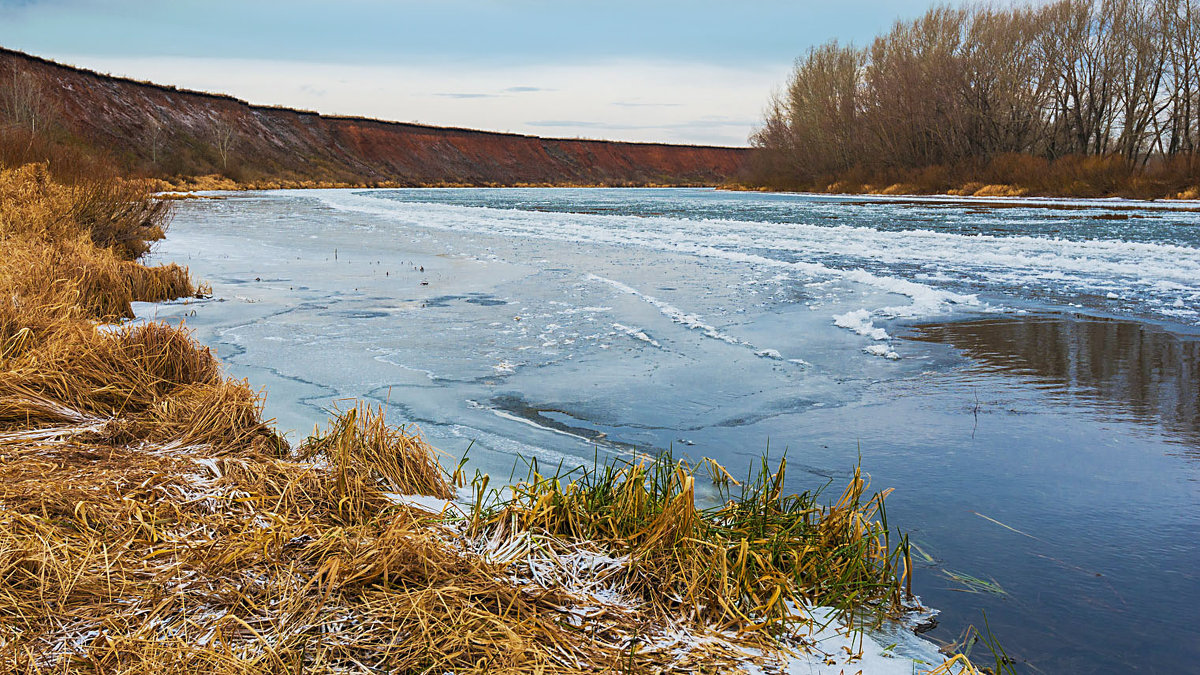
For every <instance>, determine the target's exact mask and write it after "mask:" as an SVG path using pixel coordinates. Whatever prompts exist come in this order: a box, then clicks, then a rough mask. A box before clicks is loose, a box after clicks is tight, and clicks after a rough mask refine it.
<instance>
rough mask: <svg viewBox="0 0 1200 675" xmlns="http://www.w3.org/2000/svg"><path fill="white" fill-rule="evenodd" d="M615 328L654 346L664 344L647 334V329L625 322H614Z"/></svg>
mask: <svg viewBox="0 0 1200 675" xmlns="http://www.w3.org/2000/svg"><path fill="white" fill-rule="evenodd" d="M613 328H616V329H617V330H619V331H621V332H622V333H624V334H626V335H628V336H629V337H631V338H633V339H634V340H641V341H642V342H645V343H646V344H648V345H650V346H652V347H662V345H660V344H658V340H655V339H654V338H652V337H650V336H649V335H646V331H644V330H642V329H641V328H634V327H632V326H626V325H625V324H623V323H614V324H613Z"/></svg>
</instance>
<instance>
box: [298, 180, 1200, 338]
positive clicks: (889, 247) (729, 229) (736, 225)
mask: <svg viewBox="0 0 1200 675" xmlns="http://www.w3.org/2000/svg"><path fill="white" fill-rule="evenodd" d="M295 194H296V195H297V196H312V195H315V196H317V197H318V198H319V199H321V201H322V202H323V203H324V204H325V205H326V206H328V207H330V208H334V209H339V210H345V211H354V212H359V213H368V214H372V215H378V216H383V217H386V218H387V219H388V220H390V221H391V222H394V223H398V224H400V225H403V226H406V227H418V228H429V229H435V230H444V231H453V232H479V233H489V234H494V235H499V236H505V237H521V238H529V239H543V240H551V241H561V242H569V243H572V244H577V245H578V244H593V245H605V246H619V247H629V246H634V247H639V248H646V249H651V250H657V251H666V252H671V253H680V254H686V255H695V256H699V257H704V258H717V259H722V260H726V261H730V262H738V263H745V264H749V265H754V266H759V267H764V268H776V269H782V270H786V271H788V272H792V273H800V274H804V275H809V276H813V277H820V278H835V279H846V280H848V281H852V282H856V283H862V284H866V285H869V286H872V287H874V288H879V289H881V290H885V291H888V292H891V293H895V294H898V295H904V296H907V297H909V298H910V299H911V300H912V304H911V305H909V306H901V307H889V308H886V309H882V310H877V314H880V315H893V316H905V317H914V316H925V315H932V314H939V313H942V312H944V311H945V310H946V309H947V308H948V307H949V306H951V305H979V304H980V303H979V300H978V299H977V297H976V296H975V295H974V294H960V293H954V292H951V291H945V290H941V289H936V288H933V287H931V286H926V285H923V284H919V283H916V282H912V281H908V280H905V279H899V278H896V277H889V276H880V275H877V274H873V273H871V272H868V271H866V270H863V269H850V270H847V269H839V268H836V267H830V266H827V265H824V264H821V263H819V262H814V261H812V260H811V259H812V258H813V256H815V255H831V254H832V255H849V256H854V257H859V258H866V259H872V260H879V261H881V262H889V261H891V262H904V263H914V262H921V261H922V260H925V259H935V260H937V261H945V260H954V259H957V256H956V255H955V254H956V253H957V252H958V250H959V249H960V248H961V247H963V246H964V243H963V241H962V240H972V239H978V238H973V237H963V236H961V235H942V234H940V233H929V232H920V231H918V232H915V233H914V232H903V233H898V232H880V231H878V230H875V229H873V228H865V227H849V226H841V227H826V226H816V225H801V224H789V225H788V226H787V228H780V226H779V224H777V223H765V222H764V223H760V222H745V221H727V220H707V219H706V220H685V219H678V218H664V217H642V216H614V215H596V214H581V213H570V214H565V213H542V212H529V211H518V210H511V209H498V208H489V207H480V206H457V205H447V204H430V203H413V202H399V201H388V200H386V199H379V198H377V197H371V196H368V195H366V194H355V193H351V192H345V191H332V190H331V191H300V192H297V193H295ZM910 235H916V236H917V238H918V239H921V238H922V237H923V236H924V235H931V236H936V237H950V239H948V240H945V241H940V240H939V242H938V245H936V246H934V247H933V250H925V248H924V246H925V245H924V244H923V243H918V245H917V248H914V245H913V244H906V243H905V242H906V237H909V236H910ZM754 249H769V250H774V251H778V252H780V253H782V254H785V255H788V256H792V255H797V254H798V255H802V256H803V257H804V258H806V259H805V260H784V259H779V258H773V257H767V256H764V255H759V254H756V253H749V252H747V251H748V250H754ZM1017 257H1018V258H1021V259H1024V258H1023V257H1022V256H1021V255H1019V256H1017ZM1197 267H1198V268H1200V262H1198V263H1197ZM685 316H687V315H685ZM718 339H722V338H718Z"/></svg>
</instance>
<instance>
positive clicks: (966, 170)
mask: <svg viewBox="0 0 1200 675" xmlns="http://www.w3.org/2000/svg"><path fill="white" fill-rule="evenodd" d="M751 142H752V145H754V146H755V147H756V148H758V150H759V152H758V153H756V157H755V159H754V161H753V165H752V168H751V173H750V182H752V183H759V184H764V185H772V186H775V187H806V188H814V187H816V188H818V189H821V187H822V186H825V184H826V183H832V182H837V181H843V182H845V181H850V182H851V183H854V182H856V181H857V182H859V183H861V182H865V181H871V180H885V181H886V180H893V179H897V178H899V179H902V180H904V179H907V180H911V181H915V182H916V183H917V184H920V183H921V182H922V181H924V182H927V183H930V185H929V187H931V188H934V187H937V188H941V187H945V186H946V185H949V184H951V183H952V182H953V181H955V180H961V179H963V178H964V177H970V176H977V177H979V178H982V179H988V178H992V179H996V178H999V179H1010V180H1008V181H1007V182H1012V183H1020V182H1022V180H1024V181H1025V182H1034V183H1036V182H1037V181H1038V180H1041V181H1043V182H1045V181H1046V180H1047V178H1048V175H1049V174H1055V173H1064V172H1066V173H1070V174H1071V175H1072V176H1073V177H1075V178H1078V177H1080V176H1085V175H1087V174H1088V172H1091V173H1092V174H1098V175H1101V174H1102V175H1103V176H1106V177H1107V178H1106V180H1109V181H1110V182H1111V181H1117V182H1120V181H1121V180H1125V181H1126V182H1129V181H1130V180H1131V179H1132V178H1133V177H1138V176H1141V177H1146V176H1153V177H1156V179H1158V180H1162V179H1163V178H1162V177H1163V176H1165V175H1166V174H1167V173H1170V174H1171V175H1172V176H1173V178H1174V180H1175V181H1176V182H1178V180H1181V179H1182V178H1181V177H1182V176H1187V177H1192V176H1194V174H1195V170H1196V169H1197V168H1198V167H1197V162H1196V161H1195V160H1196V156H1197V153H1198V152H1200V0H1057V1H1055V2H1052V3H1050V4H1045V5H1041V6H1032V5H1030V6H1011V7H995V6H991V5H976V6H970V7H964V8H959V7H950V6H939V7H935V8H933V9H930V10H929V11H928V12H926V13H925V14H924V15H923V16H921V17H920V18H917V19H915V20H911V21H901V22H897V23H896V24H895V26H894V27H893V28H892V29H891V31H890V32H888V33H886V34H884V35H880V36H879V37H877V38H876V39H875V40H874V41H873V42H872V43H871V44H870V45H869V46H866V47H855V46H850V45H842V44H839V43H837V42H828V43H826V44H823V45H821V46H819V47H815V48H813V49H811V50H810V51H809V52H808V54H806V55H805V56H803V57H801V58H800V59H798V60H797V62H796V65H795V68H794V70H793V71H792V73H791V77H790V79H789V82H788V84H787V86H786V89H785V90H783V91H782V92H780V93H778V94H777V95H775V96H774V97H773V98H772V100H771V102H770V104H769V106H768V110H767V112H766V115H765V119H764V121H763V124H762V126H761V128H760V129H759V130H758V131H757V132H756V133H755V134H754V136H753V137H752V139H751ZM1055 167H1058V169H1057V170H1056V169H1055ZM1068 168H1069V170H1068ZM1022 174H1028V175H1026V176H1025V177H1024V178H1022ZM1035 174H1036V176H1035ZM1060 178H1061V177H1060ZM1092 178H1093V179H1094V178H1095V176H1092ZM1147 180H1149V179H1147ZM934 184H937V185H934ZM1192 184H1193V185H1194V182H1193V183H1192ZM828 187H834V186H832V185H830V186H828ZM1085 187H1087V186H1085ZM1091 187H1093V188H1095V187H1097V186H1091Z"/></svg>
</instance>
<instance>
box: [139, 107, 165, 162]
mask: <svg viewBox="0 0 1200 675" xmlns="http://www.w3.org/2000/svg"><path fill="white" fill-rule="evenodd" d="M142 137H143V140H144V142H145V144H146V147H147V148H148V149H149V150H150V163H151V164H152V165H153V166H156V167H157V166H158V153H159V150H160V148H161V147H162V144H163V142H164V141H165V140H166V137H167V128H166V126H165V125H164V124H163V123H162V122H161V121H160V120H159V119H158V118H156V117H151V118H149V120H148V121H147V122H146V128H145V130H144V131H143V136H142Z"/></svg>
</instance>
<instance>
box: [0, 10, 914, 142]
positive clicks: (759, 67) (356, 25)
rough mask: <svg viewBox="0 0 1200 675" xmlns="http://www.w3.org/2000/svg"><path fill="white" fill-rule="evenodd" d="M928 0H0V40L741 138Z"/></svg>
mask: <svg viewBox="0 0 1200 675" xmlns="http://www.w3.org/2000/svg"><path fill="white" fill-rule="evenodd" d="M930 4H931V0H842V1H841V2H837V0H828V1H825V2H807V1H799V0H793V1H791V2H785V1H782V0H761V1H755V0H742V1H741V2H737V1H730V0H725V1H723V2H711V1H709V0H690V1H676V0H666V1H661V2H659V1H655V0H642V1H640V2H638V1H633V0H603V1H601V0H592V1H588V2H576V1H572V0H559V1H558V2H553V1H544V0H509V1H506V2H499V1H497V0H440V1H438V2H408V1H404V0H391V1H383V0H336V1H331V0H323V1H321V2H314V1H310V0H288V1H286V2H276V1H267V0H261V1H254V0H169V1H162V0H160V1H158V2H144V1H139V0H0V46H3V47H7V48H9V49H17V50H21V51H24V52H28V53H30V54H34V55H37V56H41V57H44V58H49V59H53V60H56V61H60V62H63V63H68V64H71V65H76V66H80V67H85V68H90V69H93V70H98V71H100V72H106V73H112V74H115V75H122V76H126V77H133V78H136V79H140V80H150V81H154V82H158V83H161V84H173V85H176V86H180V87H185V88H189V89H200V90H205V91H214V92H221V93H227V94H232V95H234V96H237V97H239V98H242V99H245V100H247V101H250V102H251V103H257V104H266V105H283V106H288V107H294V108H302V109H306V110H316V111H318V112H321V113H327V114H341V115H361V116H366V117H377V118H381V119H388V120H398V121H405V122H422V123H426V124H437V125H445V126H460V127H470V128H477V129H489V130H496V131H511V132H515V133H524V134H534V135H539V136H557V137H567V138H576V137H583V138H605V139H613V140H632V141H653V142H666V143H695V144H716V145H745V144H746V142H747V139H748V137H749V135H750V134H751V133H752V132H753V130H754V128H755V127H756V126H757V125H758V123H759V121H760V120H761V117H762V112H763V110H764V108H765V106H766V103H767V100H768V98H769V97H770V95H771V92H772V91H773V90H775V89H777V88H779V87H780V86H782V85H783V84H784V83H785V81H786V79H787V76H788V73H789V71H790V69H791V67H792V63H793V62H794V60H795V59H796V57H798V56H800V55H802V54H803V53H805V52H806V51H807V50H808V49H809V48H810V47H812V46H815V45H817V44H820V43H822V42H825V41H827V40H831V39H837V40H839V41H841V42H843V43H855V44H865V43H867V42H869V41H870V40H871V39H872V38H873V37H874V36H875V35H876V34H877V33H879V32H882V31H885V30H887V29H888V28H889V27H890V26H891V25H892V23H893V22H894V21H896V20H897V19H898V18H912V17H915V16H917V15H919V14H920V13H922V12H923V11H924V10H925V9H926V8H927V7H928V6H929V5H930Z"/></svg>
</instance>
